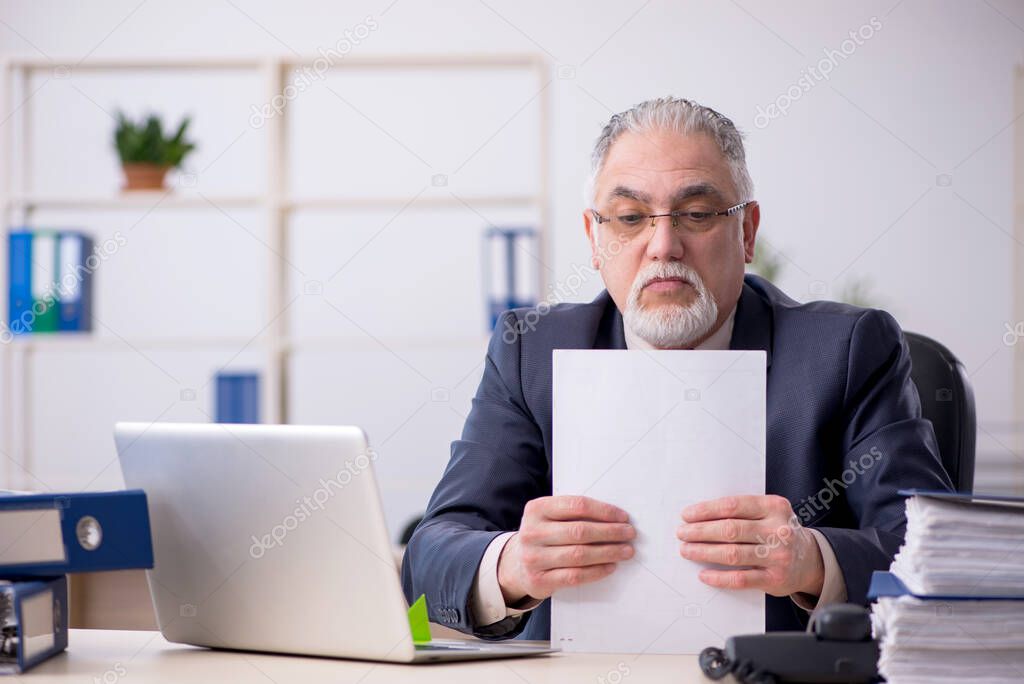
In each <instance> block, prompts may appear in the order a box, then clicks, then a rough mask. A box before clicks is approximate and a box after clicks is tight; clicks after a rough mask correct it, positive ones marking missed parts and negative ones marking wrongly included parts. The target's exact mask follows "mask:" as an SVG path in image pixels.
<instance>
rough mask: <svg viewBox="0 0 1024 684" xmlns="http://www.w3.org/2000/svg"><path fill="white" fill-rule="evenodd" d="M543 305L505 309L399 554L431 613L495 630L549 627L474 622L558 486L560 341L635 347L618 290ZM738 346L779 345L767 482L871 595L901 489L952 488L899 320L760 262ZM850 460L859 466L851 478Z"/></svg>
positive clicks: (539, 619) (545, 628)
mask: <svg viewBox="0 0 1024 684" xmlns="http://www.w3.org/2000/svg"><path fill="white" fill-rule="evenodd" d="M530 311H532V310H530V309H517V310H513V311H508V312H505V314H503V316H502V318H501V320H499V322H498V325H497V327H496V328H495V332H494V336H493V338H492V339H491V343H490V347H489V349H488V352H487V359H486V368H485V370H484V374H483V379H482V380H481V382H480V387H479V389H478V390H477V393H476V397H475V398H474V399H473V406H472V410H471V411H470V414H469V417H468V418H467V419H466V425H465V428H464V429H463V432H462V439H460V440H458V441H455V442H453V443H452V454H451V460H450V461H449V463H448V467H447V469H446V470H445V473H444V476H443V477H442V479H441V482H440V483H439V484H438V486H437V489H436V490H435V491H434V495H433V496H432V497H431V499H430V504H429V506H428V509H427V512H426V517H425V518H424V520H423V522H422V523H421V524H420V525H419V527H418V528H417V530H416V532H415V534H413V536H412V539H411V541H410V543H409V545H408V547H407V549H406V552H405V559H404V562H403V564H402V583H403V586H404V589H405V593H406V595H407V597H408V598H409V599H410V601H411V600H412V599H414V598H415V597H418V596H419V595H420V594H426V597H427V606H428V608H429V612H430V619H431V620H432V621H434V622H439V623H442V624H445V625H448V626H450V627H454V628H456V629H459V630H462V631H465V632H472V633H475V634H477V635H478V636H483V637H485V638H486V637H490V638H499V637H510V636H515V635H518V634H520V633H521V634H522V636H523V637H524V638H529V639H547V638H549V634H550V612H549V610H550V605H549V604H550V602H549V601H545V602H544V603H543V604H542V605H541V606H540V607H538V608H537V610H535V611H533V612H532V613H529V614H528V615H527V616H525V617H524V619H523V620H522V621H521V622H520V623H519V624H518V625H516V624H515V623H514V621H512V620H505V621H502V622H500V623H498V624H497V625H493V626H490V627H486V626H483V625H476V624H474V622H473V615H472V613H471V610H470V593H471V591H472V587H473V580H474V577H475V575H476V572H477V568H478V566H479V564H480V560H481V557H482V556H483V553H484V550H485V549H486V548H487V545H488V544H489V543H490V542H491V540H492V539H493V538H494V537H496V536H497V535H498V534H500V533H501V532H504V531H508V530H515V529H517V528H518V526H519V522H520V519H521V517H522V513H523V507H524V505H525V504H526V502H527V501H529V500H530V499H533V498H536V497H539V496H546V495H550V494H551V356H552V354H551V352H552V350H554V349H625V348H626V343H625V338H624V335H623V327H622V316H621V315H620V313H619V311H618V309H617V307H616V306H615V303H614V302H613V301H612V299H611V297H610V296H609V295H608V293H607V292H602V293H601V294H600V295H599V296H598V297H597V298H596V299H594V301H592V302H590V303H589V304H563V305H558V306H555V307H552V309H551V310H550V312H548V313H547V314H546V315H543V316H541V315H538V314H537V312H536V311H533V313H532V314H529V315H528V312H530ZM729 346H730V348H731V349H763V350H765V351H766V352H767V361H768V397H767V408H768V422H767V427H768V434H767V469H766V480H767V481H766V482H765V489H766V491H767V492H768V493H770V494H779V495H782V496H785V497H786V498H788V499H789V500H790V502H791V503H792V505H793V508H794V510H795V511H796V512H797V514H798V516H800V517H801V522H802V523H803V524H805V525H806V526H809V527H814V528H816V529H818V530H820V531H821V533H822V534H824V536H825V537H826V538H827V539H828V542H829V543H830V544H831V545H832V549H833V550H834V551H835V555H836V559H837V560H838V561H839V566H840V568H841V569H842V573H843V577H844V579H845V581H846V589H847V593H848V596H849V600H850V601H851V602H855V603H863V602H864V601H865V593H866V591H867V587H868V581H869V579H870V577H871V572H872V571H873V570H882V569H887V568H888V567H889V563H890V561H891V560H892V557H893V555H894V554H895V552H896V550H897V548H898V547H899V545H900V544H901V542H902V541H903V533H904V530H905V527H906V519H905V517H904V500H903V497H901V496H900V495H898V494H897V493H896V490H897V489H900V488H903V487H922V488H925V489H950V488H951V486H950V482H949V478H948V476H947V475H946V473H945V471H944V470H943V467H942V465H941V462H940V460H939V458H938V453H939V452H938V448H937V446H936V442H935V435H934V433H933V431H932V426H931V423H930V422H928V421H927V420H925V419H923V418H922V417H921V407H920V403H919V400H918V395H917V390H916V388H915V387H914V385H913V383H912V381H911V379H910V355H909V351H908V348H907V343H906V342H905V341H904V339H903V335H902V332H901V331H900V328H899V325H898V324H897V323H896V321H895V320H894V319H893V318H892V316H890V315H889V314H887V313H885V312H884V311H878V310H875V309H862V308H857V307H853V306H848V305H845V304H837V303H833V302H811V303H808V304H800V303H798V302H795V301H793V300H792V299H790V298H789V297H788V296H786V295H785V294H784V293H783V292H782V291H780V290H779V289H778V288H776V287H775V286H773V285H771V284H770V283H768V282H767V281H765V280H763V279H761V278H758V277H756V276H752V275H747V276H746V277H745V280H744V285H743V291H742V293H741V295H740V298H739V301H738V302H737V309H736V317H735V320H734V324H733V332H732V340H731V343H730V345H729ZM865 454H870V455H871V456H869V457H867V458H866V459H865V460H864V463H868V462H869V461H868V459H870V458H873V457H874V456H875V455H878V454H881V455H880V457H878V458H877V462H876V463H873V464H872V465H871V466H870V467H868V468H864V467H860V468H859V469H858V468H855V467H852V466H851V464H850V461H854V462H855V463H856V462H859V461H860V459H861V457H862V456H863V455H865ZM684 457H685V454H680V458H684ZM851 469H852V470H860V474H858V475H857V476H856V477H855V478H854V477H851V476H850V474H849V473H847V475H846V478H845V480H844V479H843V475H844V472H843V471H844V470H847V471H849V470H851ZM851 479H852V482H847V481H848V480H851ZM810 497H813V499H811V500H810V501H809V500H808V499H809V498H810ZM826 500H827V501H826ZM812 502H813V503H812ZM823 503H827V506H826V505H822V504H823ZM819 509H820V510H819ZM765 600H766V623H767V624H766V627H767V628H768V629H769V630H778V629H802V628H803V627H804V625H805V623H806V618H807V616H806V613H805V611H803V610H802V609H800V608H799V607H797V606H796V605H795V604H794V603H793V602H792V600H791V599H790V598H788V597H781V598H780V597H774V596H767V595H766V596H765Z"/></svg>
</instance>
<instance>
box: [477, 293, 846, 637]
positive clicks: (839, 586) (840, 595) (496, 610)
mask: <svg viewBox="0 0 1024 684" xmlns="http://www.w3.org/2000/svg"><path fill="white" fill-rule="evenodd" d="M735 318H736V309H735V307H734V308H733V310H732V313H730V314H729V317H728V318H726V319H725V321H724V322H723V323H722V325H721V326H719V328H718V330H716V331H715V332H713V333H712V334H711V335H710V336H709V337H708V338H707V339H706V340H704V342H702V343H701V344H699V345H697V346H696V347H694V348H695V349H711V350H721V349H728V348H729V342H730V341H731V340H732V327H733V323H734V321H735ZM623 332H624V333H625V338H626V348H627V349H654V348H655V347H654V346H653V345H651V344H650V343H648V342H647V341H646V340H644V339H641V338H639V337H637V336H636V335H635V334H634V333H633V331H632V330H630V329H629V328H628V327H627V328H625V329H624V330H623ZM810 532H811V534H812V535H813V536H814V541H816V542H817V543H818V548H819V550H820V551H821V558H822V561H823V562H824V565H825V582H824V584H823V586H822V590H821V596H812V595H810V594H802V593H800V594H792V595H791V596H790V598H792V599H793V601H794V602H795V603H796V604H797V605H798V606H800V607H801V608H803V609H804V610H807V611H811V610H814V608H816V607H817V606H825V605H828V604H830V603H841V602H843V601H845V600H846V582H845V581H844V579H843V573H842V571H841V570H840V569H839V562H838V561H837V560H836V554H835V552H834V551H833V550H832V545H831V544H829V543H828V540H827V539H826V538H825V535H823V534H822V533H821V532H818V531H817V530H814V529H812V530H810ZM514 534H515V532H505V533H503V534H500V535H498V536H497V537H495V538H494V539H493V540H492V541H491V543H490V544H489V545H488V546H487V549H486V550H485V551H484V555H483V558H482V559H481V561H480V567H479V569H478V570H477V573H476V580H475V581H474V582H473V591H472V594H471V595H470V609H471V610H472V611H473V617H474V619H475V622H476V624H477V625H480V626H486V625H492V624H494V623H495V622H500V621H501V620H504V619H505V618H507V617H518V616H520V615H522V614H523V613H526V612H528V611H531V610H533V609H534V608H536V607H537V606H539V605H540V604H541V602H540V601H538V600H536V599H533V598H530V597H526V598H525V599H523V600H522V601H520V602H519V603H517V604H515V605H513V606H509V605H506V604H505V598H504V596H503V595H502V593H501V586H500V585H499V584H498V560H499V559H500V558H501V552H502V551H503V550H504V549H505V544H507V543H508V540H509V539H511V538H512V535H514Z"/></svg>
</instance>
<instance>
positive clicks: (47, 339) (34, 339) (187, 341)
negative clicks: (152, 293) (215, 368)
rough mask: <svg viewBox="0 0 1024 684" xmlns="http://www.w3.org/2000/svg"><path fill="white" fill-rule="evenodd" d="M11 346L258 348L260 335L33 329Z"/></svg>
mask: <svg viewBox="0 0 1024 684" xmlns="http://www.w3.org/2000/svg"><path fill="white" fill-rule="evenodd" d="M9 344H10V346H11V348H12V349H19V350H24V351H75V352H82V351H116V350H119V349H133V348H134V349H170V350H175V351H188V350H196V349H205V348H210V347H242V346H248V347H250V348H261V347H266V346H268V344H267V342H266V341H265V340H263V339H255V340H254V339H252V338H246V337H241V336H239V337H208V338H203V337H144V338H135V339H132V338H127V337H126V338H124V339H122V338H118V337H107V336H102V337H100V336H97V335H95V334H93V333H36V334H28V335H17V336H15V337H14V339H13V340H12V341H11V342H10V343H9Z"/></svg>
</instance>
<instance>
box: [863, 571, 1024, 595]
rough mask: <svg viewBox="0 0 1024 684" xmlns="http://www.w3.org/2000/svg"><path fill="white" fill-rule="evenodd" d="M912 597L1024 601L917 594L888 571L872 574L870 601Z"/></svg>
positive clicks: (869, 587) (869, 591)
mask: <svg viewBox="0 0 1024 684" xmlns="http://www.w3.org/2000/svg"><path fill="white" fill-rule="evenodd" d="M900 596H912V597H914V598H917V599H921V600H922V601H1024V596H998V595H995V594H973V595H966V594H961V595H954V594H915V593H913V592H912V591H910V589H908V588H907V585H905V584H904V583H903V581H902V580H901V579H900V578H899V577H897V576H896V575H894V574H893V573H891V572H888V571H886V570H875V571H874V572H873V573H871V584H869V585H868V594H867V597H868V600H869V601H874V600H875V599H880V598H899V597H900Z"/></svg>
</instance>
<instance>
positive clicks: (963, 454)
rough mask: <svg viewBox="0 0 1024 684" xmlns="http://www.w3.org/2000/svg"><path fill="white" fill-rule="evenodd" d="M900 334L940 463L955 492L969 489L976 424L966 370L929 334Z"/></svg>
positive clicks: (971, 486) (972, 477) (970, 485)
mask: <svg viewBox="0 0 1024 684" xmlns="http://www.w3.org/2000/svg"><path fill="white" fill-rule="evenodd" d="M903 335H904V337H906V339H907V344H908V345H909V347H910V360H911V364H912V367H911V371H910V377H911V379H912V380H913V381H914V384H915V385H916V386H917V393H918V394H919V395H920V396H921V413H922V414H923V415H924V417H925V418H927V419H928V420H930V421H931V422H932V427H934V428H935V438H936V440H937V442H938V445H939V455H940V457H941V458H942V465H943V466H945V468H946V472H947V473H949V479H950V480H951V481H952V482H953V487H954V488H955V489H956V490H957V491H958V492H971V491H972V489H973V488H974V449H975V436H976V432H977V426H976V422H975V413H974V390H973V389H971V381H970V378H969V377H968V376H967V371H966V369H964V365H963V364H962V363H960V360H959V359H957V358H956V357H955V356H954V355H953V352H951V351H949V350H948V349H946V348H945V347H944V346H942V345H941V344H939V343H938V342H936V341H935V340H933V339H931V338H930V337H926V336H924V335H920V334H918V333H912V332H904V333H903Z"/></svg>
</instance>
